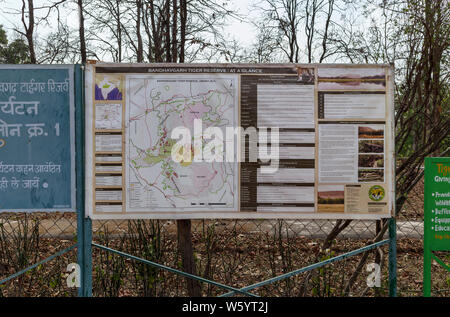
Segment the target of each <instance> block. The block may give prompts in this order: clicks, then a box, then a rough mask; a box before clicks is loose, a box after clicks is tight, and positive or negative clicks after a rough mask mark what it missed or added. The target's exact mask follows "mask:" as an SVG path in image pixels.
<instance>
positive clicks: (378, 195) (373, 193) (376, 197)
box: [369, 185, 385, 201]
mask: <svg viewBox="0 0 450 317" xmlns="http://www.w3.org/2000/svg"><path fill="white" fill-rule="evenodd" d="M384 195H385V191H384V188H383V187H381V186H380V185H375V186H372V187H370V189H369V198H370V199H371V200H373V201H380V200H383V198H384Z"/></svg>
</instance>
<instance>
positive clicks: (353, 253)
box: [219, 239, 389, 297]
mask: <svg viewBox="0 0 450 317" xmlns="http://www.w3.org/2000/svg"><path fill="white" fill-rule="evenodd" d="M388 243H389V239H386V240H382V241H380V242H376V243H373V244H370V245H368V246H365V247H362V248H360V249H357V250H353V251H350V252H347V253H344V254H341V255H338V256H335V257H333V258H331V259H328V260H325V261H322V262H318V263H314V264H311V265H308V266H305V267H303V268H301V269H298V270H295V271H292V272H289V273H285V274H282V275H279V276H276V277H273V278H270V279H268V280H265V281H262V282H259V283H256V284H253V285H250V286H246V287H243V288H241V289H240V290H241V291H249V290H252V289H254V288H257V287H261V286H264V285H267V284H272V283H274V282H278V281H280V280H283V279H286V278H289V277H292V276H294V275H298V274H300V273H304V272H307V271H311V270H314V269H317V268H319V267H322V266H325V265H327V264H330V263H333V262H336V261H339V260H343V259H346V258H349V257H351V256H354V255H357V254H359V253H363V252H366V251H369V250H372V249H375V248H378V247H380V246H382V245H385V244H388ZM231 295H234V292H230V293H226V294H223V295H221V296H219V297H226V296H231Z"/></svg>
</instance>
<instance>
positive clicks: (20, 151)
mask: <svg viewBox="0 0 450 317" xmlns="http://www.w3.org/2000/svg"><path fill="white" fill-rule="evenodd" d="M73 74H74V68H73V66H65V65H57V66H55V65H1V66H0V212H17V211H75V159H74V155H75V143H74V142H75V137H74V133H75V131H74V128H75V125H74V116H75V114H74V84H73V83H74V81H73Z"/></svg>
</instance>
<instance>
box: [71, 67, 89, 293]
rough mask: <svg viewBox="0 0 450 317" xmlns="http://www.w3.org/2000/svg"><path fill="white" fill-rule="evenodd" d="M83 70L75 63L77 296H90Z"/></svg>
mask: <svg viewBox="0 0 450 317" xmlns="http://www.w3.org/2000/svg"><path fill="white" fill-rule="evenodd" d="M83 85H84V72H83V66H81V65H75V118H76V119H75V122H76V128H75V144H76V153H75V157H76V170H77V173H76V174H77V178H76V184H77V186H76V187H77V193H76V197H77V238H78V248H77V257H78V265H79V266H80V288H79V289H78V296H82V297H87V296H92V247H91V244H92V224H91V220H90V219H88V218H85V209H84V207H85V206H84V203H85V201H84V200H85V197H84V93H83V92H84V90H83Z"/></svg>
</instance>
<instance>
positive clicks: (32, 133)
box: [25, 123, 45, 138]
mask: <svg viewBox="0 0 450 317" xmlns="http://www.w3.org/2000/svg"><path fill="white" fill-rule="evenodd" d="M25 126H26V127H27V128H28V129H27V133H28V137H30V138H32V137H36V136H41V135H44V129H43V127H45V123H29V124H25Z"/></svg>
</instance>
